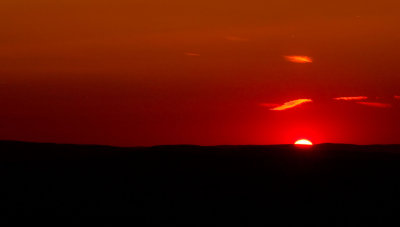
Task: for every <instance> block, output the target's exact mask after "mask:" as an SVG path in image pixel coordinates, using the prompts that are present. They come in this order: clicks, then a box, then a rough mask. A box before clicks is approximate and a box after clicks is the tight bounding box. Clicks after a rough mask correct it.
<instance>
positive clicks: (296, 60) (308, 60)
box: [285, 56, 313, 63]
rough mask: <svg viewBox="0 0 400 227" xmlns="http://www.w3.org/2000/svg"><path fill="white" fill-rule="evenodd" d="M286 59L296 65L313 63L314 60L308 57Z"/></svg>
mask: <svg viewBox="0 0 400 227" xmlns="http://www.w3.org/2000/svg"><path fill="white" fill-rule="evenodd" d="M285 59H286V60H287V61H290V62H294V63H311V62H313V61H312V59H311V58H310V57H308V56H285Z"/></svg>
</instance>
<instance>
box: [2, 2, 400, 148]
mask: <svg viewBox="0 0 400 227" xmlns="http://www.w3.org/2000/svg"><path fill="white" fill-rule="evenodd" d="M399 7H400V3H399V2H398V1H394V0H392V1H388V0H382V1H369V0H362V1H361V0H359V1H351V0H350V1H344V0H339V1H334V2H326V1H316V0H315V1H307V0H306V1H295V0H283V1H264V0H249V1H245V2H240V3H239V2H235V1H228V0H224V1H218V0H201V1H200V0H191V1H187V0H169V1H164V0H158V1H155V0H114V1H101V0H96V1H95V0H57V1H53V0H36V1H32V0H3V1H1V3H0V29H1V35H0V76H1V80H0V105H1V106H0V108H1V109H0V139H13V140H27V141H38V142H58V143H95V144H109V145H120V146H136V145H156V144H200V145H214V144H276V143H292V142H294V141H295V140H296V139H299V138H308V139H310V140H312V141H313V142H314V143H323V142H334V143H357V144H372V143H400V137H399V134H398V132H399V129H400V121H399V116H400V100H399V99H395V98H394V96H395V95H397V96H399V95H400V86H399V85H400V67H399V63H398V61H399V59H398V58H399V57H398V56H399V52H400V45H399V41H400V30H399V29H400V24H399V23H398V22H399V21H400V14H399V13H398V9H399ZM288 56H305V57H309V58H310V59H312V61H308V60H307V62H303V63H298V62H293V61H289V60H288V58H287V57H288ZM358 96H366V97H368V99H366V100H361V101H360V100H358V101H351V100H335V98H337V97H358ZM297 99H311V100H312V102H308V103H304V104H301V105H299V106H296V107H294V108H291V109H286V110H284V111H271V107H267V106H266V105H262V104H274V105H275V104H276V105H282V104H283V103H285V102H289V101H292V100H297ZM357 102H363V103H357ZM379 103H381V104H382V105H380V104H379Z"/></svg>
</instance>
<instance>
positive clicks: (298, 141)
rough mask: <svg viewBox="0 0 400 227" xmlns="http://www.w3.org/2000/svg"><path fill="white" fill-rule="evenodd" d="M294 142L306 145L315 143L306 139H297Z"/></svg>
mask: <svg viewBox="0 0 400 227" xmlns="http://www.w3.org/2000/svg"><path fill="white" fill-rule="evenodd" d="M294 144H295V145H306V146H311V145H313V143H312V142H311V141H309V140H306V139H301V140H297V141H296V142H295V143H294Z"/></svg>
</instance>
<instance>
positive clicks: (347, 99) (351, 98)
mask: <svg viewBox="0 0 400 227" xmlns="http://www.w3.org/2000/svg"><path fill="white" fill-rule="evenodd" d="M364 99H368V97H367V96H350V97H337V98H334V100H345V101H352V100H364Z"/></svg>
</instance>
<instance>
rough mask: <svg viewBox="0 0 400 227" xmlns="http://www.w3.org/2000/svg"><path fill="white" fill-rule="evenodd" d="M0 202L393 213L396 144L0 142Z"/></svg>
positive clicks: (141, 216) (277, 215) (260, 215)
mask: <svg viewBox="0 0 400 227" xmlns="http://www.w3.org/2000/svg"><path fill="white" fill-rule="evenodd" d="M0 150H1V152H0V179H1V187H0V208H1V210H0V212H1V214H6V215H130V216H133V217H132V219H131V221H132V222H137V223H139V222H143V221H147V222H150V223H160V224H174V223H196V224H210V223H225V224H231V223H250V224H251V223H260V222H269V221H270V220H275V221H276V220H278V221H279V222H281V223H292V224H294V225H296V224H297V223H302V222H303V221H307V222H316V223H319V224H324V223H339V224H338V225H340V222H342V221H343V222H345V221H346V219H348V218H350V219H353V220H355V217H360V218H362V217H371V216H385V215H392V214H398V211H399V209H398V208H399V207H400V146H397V145H396V146H355V145H339V144H321V145H316V146H314V147H313V148H310V149H301V148H296V147H294V146H292V145H280V146H215V147H201V146H157V147H148V148H117V147H107V146H78V145H57V144H35V143H22V142H12V141H2V142H0Z"/></svg>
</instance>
